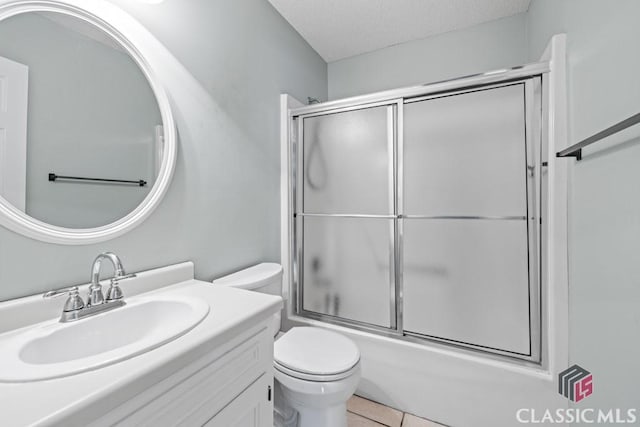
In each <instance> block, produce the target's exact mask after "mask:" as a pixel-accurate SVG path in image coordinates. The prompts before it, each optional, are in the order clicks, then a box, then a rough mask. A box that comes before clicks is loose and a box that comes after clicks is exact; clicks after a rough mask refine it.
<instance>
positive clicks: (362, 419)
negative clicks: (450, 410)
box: [347, 395, 443, 427]
mask: <svg viewBox="0 0 640 427" xmlns="http://www.w3.org/2000/svg"><path fill="white" fill-rule="evenodd" d="M347 410H348V412H347V416H348V422H349V427H443V426H442V424H438V423H435V422H433V421H429V420H426V419H424V418H419V417H416V416H415V415H411V414H407V413H403V412H401V411H398V410H397V409H393V408H390V407H388V406H385V405H383V404H381V403H377V402H374V401H372V400H368V399H364V398H362V397H360V396H355V395H354V396H352V397H351V399H349V401H348V402H347Z"/></svg>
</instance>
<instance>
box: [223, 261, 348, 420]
mask: <svg viewBox="0 0 640 427" xmlns="http://www.w3.org/2000/svg"><path fill="white" fill-rule="evenodd" d="M213 283H214V284H216V285H224V286H233V287H237V288H241V289H248V290H253V291H257V292H264V293H268V294H272V295H281V290H282V266H281V265H280V264H275V263H262V264H258V265H255V266H253V267H249V268H247V269H245V270H241V271H238V272H236V273H233V274H230V275H228V276H224V277H221V278H219V279H216V280H214V281H213ZM280 320H281V319H280V314H277V315H276V316H274V321H273V325H272V327H273V334H274V336H276V335H277V334H278V332H279V330H280ZM274 368H275V369H274V374H275V379H276V387H275V403H276V407H278V408H279V409H280V410H281V412H283V413H284V412H287V409H289V408H293V409H294V410H295V411H296V412H297V417H298V423H297V425H298V426H300V427H347V408H346V404H347V399H349V397H351V395H352V394H353V393H354V392H355V391H356V388H357V386H358V382H359V381H360V351H359V350H358V347H357V346H356V345H355V343H354V342H353V341H351V340H350V339H349V338H347V337H345V336H343V335H340V334H338V333H336V332H332V331H328V330H325V329H321V328H314V327H296V328H292V329H291V330H290V331H289V332H287V333H285V334H284V335H282V336H281V337H280V338H278V339H277V340H276V343H275V347H274Z"/></svg>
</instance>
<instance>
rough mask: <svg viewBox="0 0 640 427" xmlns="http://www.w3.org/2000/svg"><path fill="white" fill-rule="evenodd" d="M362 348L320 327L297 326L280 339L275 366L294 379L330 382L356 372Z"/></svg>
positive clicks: (275, 353)
mask: <svg viewBox="0 0 640 427" xmlns="http://www.w3.org/2000/svg"><path fill="white" fill-rule="evenodd" d="M359 361H360V351H359V350H358V347H357V346H356V345H355V344H354V343H353V341H351V340H350V339H348V338H346V337H344V336H342V335H340V334H338V333H336V332H332V331H328V330H325V329H321V328H316V327H297V328H292V329H291V330H290V331H289V332H287V333H286V334H284V335H283V336H282V337H281V338H280V339H278V340H277V341H276V343H275V346H274V367H275V369H277V370H278V371H280V372H282V373H284V374H286V375H289V376H292V377H294V378H298V379H302V380H307V381H318V382H330V381H338V380H341V379H344V378H346V377H348V376H349V375H352V374H353V372H354V371H355V370H356V369H357V368H358V362H359Z"/></svg>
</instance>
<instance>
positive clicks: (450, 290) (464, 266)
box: [402, 83, 534, 355]
mask: <svg viewBox="0 0 640 427" xmlns="http://www.w3.org/2000/svg"><path fill="white" fill-rule="evenodd" d="M526 114H527V111H525V83H517V84H510V85H505V86H501V87H497V88H489V89H479V90H476V91H470V92H465V93H458V94H451V95H447V96H440V97H431V98H427V99H423V100H415V101H409V102H407V103H406V104H405V105H404V142H403V159H404V163H403V168H404V169H403V172H404V173H403V194H402V198H403V212H402V228H403V329H404V331H405V333H407V334H415V335H418V336H424V337H429V338H435V339H439V340H445V341H448V342H454V343H458V344H461V345H471V346H475V347H484V348H486V349H492V350H499V351H502V352H507V353H514V354H518V355H531V351H532V346H531V333H530V327H531V319H530V299H531V298H533V296H532V295H530V280H531V277H530V268H532V269H533V268H534V260H533V259H532V258H531V257H530V246H529V233H530V227H531V224H530V221H529V217H530V216H531V215H529V213H528V209H529V207H528V206H529V204H528V198H529V194H528V192H530V191H532V188H531V186H530V185H529V184H528V181H529V175H530V174H529V168H528V163H527V162H528V147H527V139H526V126H525V123H526V120H525V116H526ZM529 157H530V156H529Z"/></svg>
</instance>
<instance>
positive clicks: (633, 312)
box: [527, 0, 640, 408]
mask: <svg viewBox="0 0 640 427" xmlns="http://www.w3.org/2000/svg"><path fill="white" fill-rule="evenodd" d="M614 3H615V5H614ZM639 16H640V2H638V1H637V0H618V1H616V2H607V1H603V0H561V1H558V0H533V2H532V3H531V6H530V8H529V12H528V14H527V26H528V35H529V37H528V39H529V57H530V59H531V60H536V59H537V58H539V56H540V54H541V53H542V51H543V49H544V47H545V45H546V43H547V42H548V40H549V38H550V37H551V36H552V35H553V34H554V33H561V32H565V33H567V44H568V46H567V53H568V58H567V61H568V62H567V65H568V67H567V71H568V78H567V80H568V106H569V143H570V144H573V143H575V142H578V141H579V140H581V139H583V138H586V137H588V136H590V135H592V134H594V133H596V132H599V131H600V130H602V129H604V128H606V127H608V126H610V125H612V124H614V123H616V122H618V121H620V120H622V119H624V118H627V117H629V116H631V115H633V114H636V113H638V112H639V111H640V79H639V78H638V76H639V75H640V50H639V44H638V42H639V41H640V26H638V23H637V19H638V17H639ZM639 135H640V127H639V126H636V127H635V128H632V129H630V130H628V131H626V132H624V133H622V134H619V135H618V136H616V137H612V138H610V140H608V141H606V142H604V143H601V144H598V147H594V148H592V149H589V150H585V152H584V153H583V155H584V156H585V157H584V159H583V160H582V161H580V162H579V163H575V162H574V161H573V160H566V161H567V162H570V163H571V164H573V165H574V166H573V167H572V171H571V172H572V176H571V183H570V186H569V191H570V200H569V203H570V216H569V223H570V224H569V225H570V235H569V245H570V246H569V264H570V272H569V303H570V307H569V312H570V359H571V362H572V363H577V364H579V365H581V366H582V367H584V368H585V369H587V370H589V371H591V372H592V373H593V376H594V384H595V386H594V390H595V391H594V394H593V395H592V396H591V397H589V399H588V400H585V401H584V402H581V403H580V405H581V406H585V405H586V406H589V407H596V408H597V407H601V408H628V407H637V404H638V385H637V381H638V367H637V363H638V361H640V341H639V337H640V336H639V335H638V331H639V330H640V261H639V259H640V258H639V257H640V221H639V219H640V192H639V191H638V183H639V182H640V167H639V166H638V165H639V164H640V138H639Z"/></svg>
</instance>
